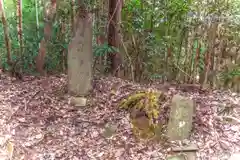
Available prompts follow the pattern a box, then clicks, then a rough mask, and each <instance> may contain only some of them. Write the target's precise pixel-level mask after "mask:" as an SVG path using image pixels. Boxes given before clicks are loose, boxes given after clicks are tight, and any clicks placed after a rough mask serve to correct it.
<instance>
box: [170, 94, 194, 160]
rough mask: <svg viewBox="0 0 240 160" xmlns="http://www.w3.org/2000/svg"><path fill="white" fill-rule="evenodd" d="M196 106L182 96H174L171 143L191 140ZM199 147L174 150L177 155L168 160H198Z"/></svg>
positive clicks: (171, 111)
mask: <svg viewBox="0 0 240 160" xmlns="http://www.w3.org/2000/svg"><path fill="white" fill-rule="evenodd" d="M194 111H195V105H194V102H193V100H190V99H187V98H185V97H182V96H180V95H175V96H173V99H172V105H171V110H170V117H169V122H168V133H167V134H168V138H169V140H171V141H174V140H184V139H187V138H189V136H190V133H191V130H192V122H193V115H194ZM197 150H198V147H197V146H196V145H194V144H190V145H188V146H181V147H175V148H173V152H175V153H176V155H172V156H170V157H168V160H185V159H187V160H196V151H197Z"/></svg>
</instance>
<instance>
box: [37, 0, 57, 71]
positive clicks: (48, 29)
mask: <svg viewBox="0 0 240 160" xmlns="http://www.w3.org/2000/svg"><path fill="white" fill-rule="evenodd" d="M55 14H56V0H51V4H50V5H49V6H47V8H46V10H45V26H44V38H43V39H42V40H41V42H40V45H39V52H38V56H37V58H36V68H37V71H38V72H39V73H40V74H41V75H45V74H46V73H45V71H44V63H45V62H44V61H45V57H46V52H47V43H48V41H49V40H50V38H51V33H52V23H53V22H52V21H53V19H54V16H55Z"/></svg>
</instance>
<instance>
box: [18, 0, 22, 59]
mask: <svg viewBox="0 0 240 160" xmlns="http://www.w3.org/2000/svg"><path fill="white" fill-rule="evenodd" d="M17 18H18V26H17V30H18V41H19V47H20V53H19V56H20V58H22V54H23V37H22V0H18V1H17Z"/></svg>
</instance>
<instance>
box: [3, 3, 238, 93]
mask: <svg viewBox="0 0 240 160" xmlns="http://www.w3.org/2000/svg"><path fill="white" fill-rule="evenodd" d="M239 6H240V1H238V0H228V1H225V0H218V1H213V0H212V1H195V0H186V1H181V0H168V1H161V2H160V1H156V0H145V1H143V0H125V1H123V0H110V1H107V0H89V1H83V0H82V1H81V0H78V1H74V0H62V1H56V0H40V1H39V0H17V1H12V0H1V4H0V9H1V10H0V11H1V12H0V13H1V24H2V25H0V34H1V36H0V65H1V68H2V70H3V71H9V72H11V73H12V74H13V75H15V76H17V77H19V78H20V77H21V74H37V73H40V74H41V75H46V74H53V73H54V74H58V73H62V72H64V73H66V72H67V67H68V66H67V54H68V52H69V51H68V50H69V43H70V41H71V39H72V37H73V35H74V32H75V30H76V26H77V25H76V22H77V20H78V18H79V17H80V16H81V14H82V13H83V12H82V11H86V12H87V13H88V14H89V15H90V16H89V17H90V20H91V22H92V24H91V26H92V31H93V32H92V33H91V34H92V35H88V36H90V37H92V42H91V43H92V44H91V43H90V44H89V45H92V52H93V55H94V57H93V59H92V62H91V65H92V67H93V68H94V72H93V74H100V75H108V74H109V73H111V74H113V75H115V76H118V77H121V78H124V79H130V80H132V81H136V82H147V83H149V82H152V81H160V82H170V83H189V84H200V85H201V86H203V87H207V88H209V87H211V88H217V89H221V88H230V89H231V90H233V91H239V90H240V89H239V88H240V66H239V65H240V54H239V53H240V48H239V47H240V46H239V42H240V38H239V37H240V36H239V30H240V28H239V26H240V24H239V23H240V19H239V18H240V16H239ZM83 24H84V23H83ZM87 27H90V26H87ZM81 54H91V51H89V52H84V53H81Z"/></svg>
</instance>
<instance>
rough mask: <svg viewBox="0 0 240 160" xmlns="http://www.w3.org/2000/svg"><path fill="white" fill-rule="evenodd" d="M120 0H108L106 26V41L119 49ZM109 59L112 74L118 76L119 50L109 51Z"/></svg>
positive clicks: (120, 61)
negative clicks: (107, 22) (107, 21)
mask: <svg viewBox="0 0 240 160" xmlns="http://www.w3.org/2000/svg"><path fill="white" fill-rule="evenodd" d="M122 4H123V1H122V0H110V1H109V26H108V43H109V45H110V46H113V47H115V48H117V49H119V45H120V33H119V31H120V21H121V10H122ZM109 59H110V61H111V71H112V75H114V76H117V77H120V70H121V65H122V59H121V55H120V53H119V52H117V51H115V52H113V53H109Z"/></svg>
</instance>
